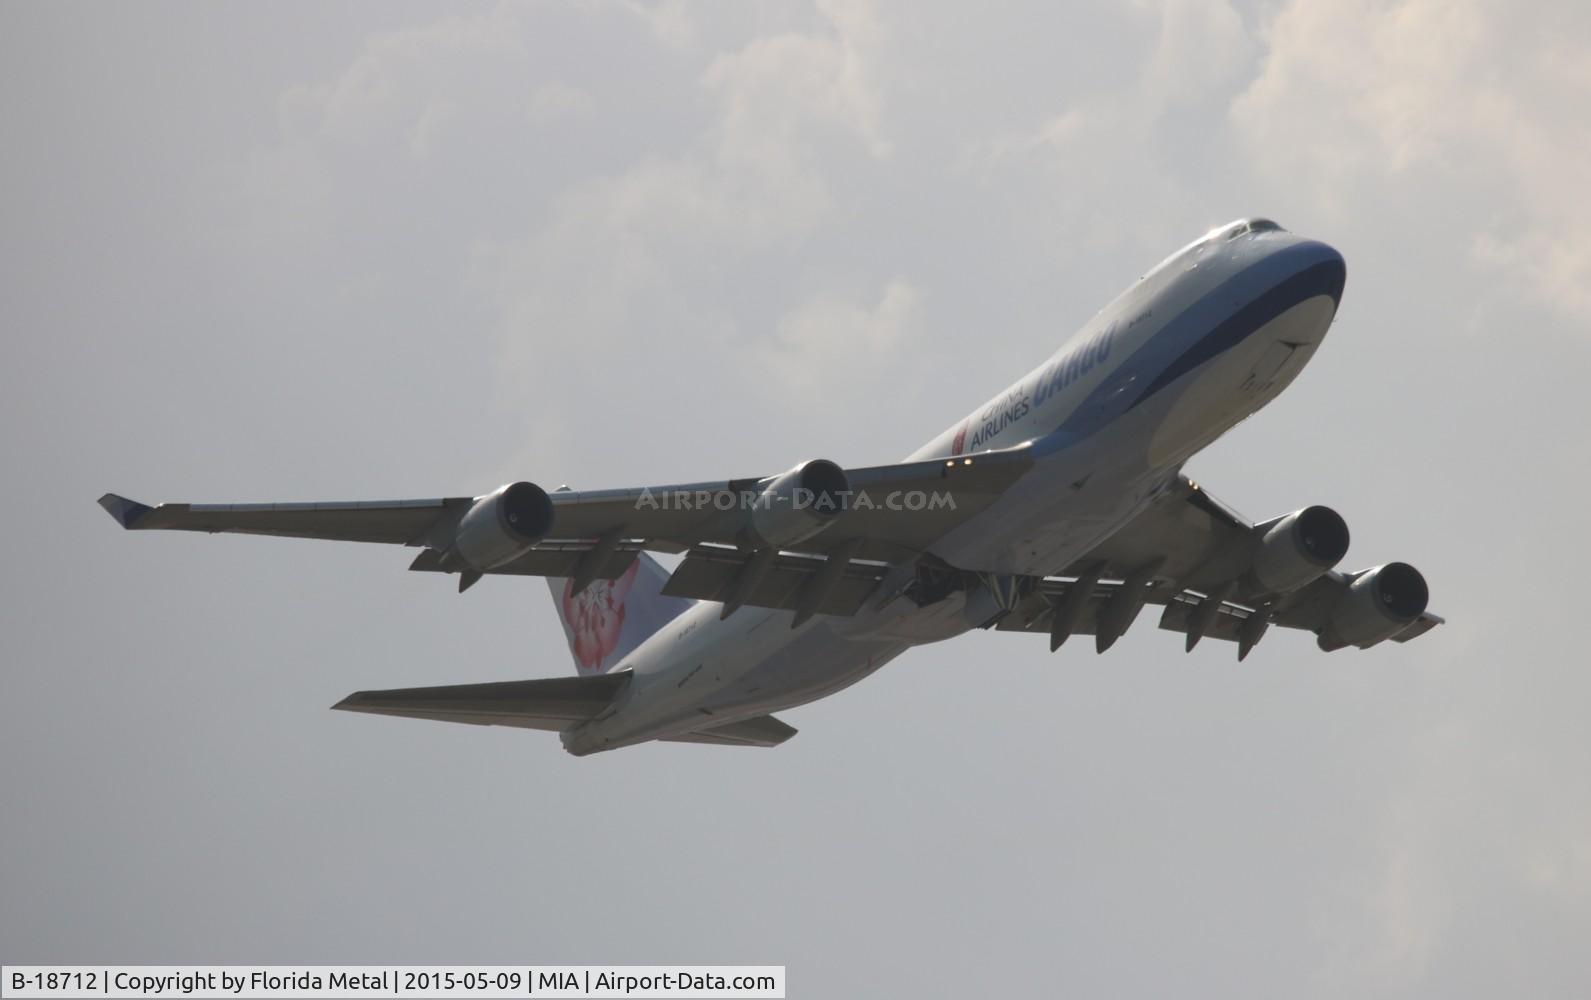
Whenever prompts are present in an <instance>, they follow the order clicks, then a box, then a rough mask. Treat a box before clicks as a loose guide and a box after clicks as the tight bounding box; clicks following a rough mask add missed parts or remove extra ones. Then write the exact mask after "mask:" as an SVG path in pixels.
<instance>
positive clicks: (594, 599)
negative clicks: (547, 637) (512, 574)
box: [547, 552, 693, 674]
mask: <svg viewBox="0 0 1591 1000" xmlns="http://www.w3.org/2000/svg"><path fill="white" fill-rule="evenodd" d="M547 582H548V583H549V584H550V585H551V587H552V595H553V599H554V600H555V601H557V603H558V617H559V618H560V619H561V620H562V621H563V630H564V635H565V636H566V637H568V639H569V651H570V652H571V653H573V654H574V658H575V669H576V670H578V671H579V672H580V673H582V674H600V673H605V672H606V671H608V670H611V669H613V667H615V666H616V665H618V663H619V661H620V660H623V659H624V658H625V657H626V656H628V655H629V653H630V651H631V650H633V649H634V648H635V647H637V646H639V645H640V644H641V643H642V642H643V641H645V640H646V638H647V637H648V636H650V635H651V634H652V633H654V632H656V631H657V630H658V629H660V628H662V627H663V626H664V625H666V624H668V623H669V622H671V621H673V620H674V619H675V618H676V617H678V616H679V614H680V612H682V611H684V610H685V609H686V608H688V607H690V606H691V604H692V603H693V602H692V601H689V600H686V599H684V598H680V597H665V596H663V585H664V584H665V583H667V582H668V573H667V572H665V571H664V569H663V567H662V566H659V565H658V564H657V561H656V560H655V559H653V558H652V557H651V556H649V555H647V554H646V553H644V552H642V553H640V554H638V555H637V556H636V559H635V562H633V563H631V564H630V568H629V569H627V570H625V571H624V572H623V573H622V574H620V575H619V576H618V577H617V578H615V579H612V580H593V581H591V583H589V584H587V586H586V589H584V590H582V591H581V592H580V593H578V594H576V593H574V592H573V590H574V586H573V583H572V581H570V580H565V579H549V580H548V581H547Z"/></svg>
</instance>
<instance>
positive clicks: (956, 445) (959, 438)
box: [950, 420, 972, 455]
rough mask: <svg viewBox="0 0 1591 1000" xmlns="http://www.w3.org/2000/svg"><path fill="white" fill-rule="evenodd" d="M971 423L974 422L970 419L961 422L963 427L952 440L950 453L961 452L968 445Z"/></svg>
mask: <svg viewBox="0 0 1591 1000" xmlns="http://www.w3.org/2000/svg"><path fill="white" fill-rule="evenodd" d="M970 423H972V421H970V420H963V421H962V422H961V429H960V430H958V431H956V439H955V440H954V441H952V442H950V453H951V454H952V455H959V454H961V449H963V448H965V447H966V446H967V425H968V424H970Z"/></svg>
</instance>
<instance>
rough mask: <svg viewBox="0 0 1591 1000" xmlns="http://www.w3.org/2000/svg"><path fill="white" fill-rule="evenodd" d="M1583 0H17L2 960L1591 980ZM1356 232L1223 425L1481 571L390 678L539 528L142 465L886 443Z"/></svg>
mask: <svg viewBox="0 0 1591 1000" xmlns="http://www.w3.org/2000/svg"><path fill="white" fill-rule="evenodd" d="M1588 106H1591V7H1587V6H1586V5H1584V4H1576V3H1572V2H1564V3H1559V4H1514V3H1504V2H1501V0H1498V2H1476V0H1416V2H1408V3H1394V2H1386V0H1378V2H1369V0H1287V2H1273V3H1239V4H1233V5H1228V4H1226V3H1223V2H1209V3H1195V2H1172V3H1167V4H1163V5H1162V4H1154V3H1139V4H1119V3H1068V4H1064V5H1057V4H1051V5H1040V6H1023V5H1016V6H1012V5H1003V4H977V5H969V4H940V5H936V6H925V5H921V4H915V3H911V4H908V3H893V4H890V3H886V4H881V5H868V4H852V3H839V2H835V3H823V4H819V5H818V6H816V7H813V6H810V5H807V4H775V5H765V4H734V5H731V4H697V5H689V6H678V5H662V6H649V5H617V4H614V5H606V6H601V5H588V6H578V7H576V6H572V5H554V4H541V5H534V6H507V7H489V6H459V7H455V8H453V13H452V14H451V15H446V16H444V15H443V13H442V8H439V7H436V6H434V5H430V4H412V3H379V4H377V3H367V4H343V5H321V4H314V5H311V4H299V5H279V4H272V5H263V4H254V5H241V4H224V5H218V4H204V5H199V4H194V5H149V4H142V5H131V4H118V5H110V4H103V5H96V6H86V5H63V4H51V5H43V4H39V5H29V4H21V3H6V4H4V5H0V128H3V131H0V336H3V338H4V340H3V344H4V354H3V356H0V357H3V364H0V414H3V421H0V463H3V465H0V467H3V468H4V469H5V474H6V482H7V485H8V488H7V490H6V491H5V492H6V497H7V499H6V501H5V502H6V509H7V512H8V517H7V518H6V521H7V524H8V527H9V530H8V531H7V533H6V537H7V544H6V545H5V558H4V567H5V568H4V569H3V570H0V587H3V590H0V607H3V609H4V610H3V612H0V613H3V615H4V627H3V629H0V795H3V799H0V959H3V960H4V961H6V962H13V963H20V962H27V963H45V962H52V963H95V962H107V963H115V962H125V963H135V962H143V963H156V962H188V963H200V962H214V963H227V962H274V963H366V962H371V963H374V962H381V963H394V962H397V963H403V962H450V963H475V962H492V963H534V962H540V963H604V964H646V963H684V962H696V963H724V964H730V963H747V964H755V963H764V964H783V965H786V966H788V969H789V983H790V991H791V995H792V996H803V997H807V996H860V995H869V994H877V993H880V992H883V993H899V994H902V995H915V996H941V995H942V996H965V995H969V994H974V993H975V994H978V995H991V996H993V995H1031V994H1033V993H1035V992H1038V991H1040V990H1041V989H1042V990H1044V991H1048V989H1049V988H1050V987H1051V986H1055V987H1060V988H1061V989H1063V990H1064V991H1066V992H1067V993H1068V994H1069V995H1111V996H1165V995H1184V996H1185V995H1213V996H1223V997H1275V996H1294V997H1333V998H1335V997H1342V996H1387V997H1405V996H1427V997H1444V998H1445V997H1455V996H1475V997H1496V996H1499V995H1528V996H1532V997H1583V996H1586V995H1591V959H1588V958H1587V952H1586V946H1587V942H1588V941H1591V778H1588V765H1591V726H1588V719H1591V667H1588V663H1587V659H1588V658H1587V656H1586V653H1585V644H1584V639H1583V635H1582V631H1583V626H1582V623H1583V621H1584V619H1585V610H1584V608H1585V602H1586V592H1585V589H1584V584H1583V571H1584V566H1585V563H1586V561H1587V558H1588V557H1591V545H1588V543H1587V540H1586V539H1587V537H1588V535H1587V521H1586V516H1585V509H1586V496H1587V491H1588V489H1591V451H1588V444H1587V441H1586V427H1587V423H1588V416H1591V404H1588V403H1587V398H1588V397H1587V390H1586V380H1587V377H1588V375H1591V337H1588V335H1587V329H1588V324H1591V198H1588V197H1587V194H1586V183H1585V182H1586V178H1587V177H1588V176H1591V118H1588V116H1587V114H1586V108H1587V107H1588ZM1245 215H1265V216H1268V217H1272V218H1275V219H1276V220H1278V221H1279V222H1280V223H1281V224H1282V225H1284V226H1286V227H1288V228H1290V229H1293V230H1295V231H1298V232H1302V233H1306V234H1308V235H1311V236H1314V237H1318V238H1321V239H1324V240H1326V241H1328V242H1330V243H1332V244H1333V245H1335V246H1337V247H1338V248H1339V249H1341V250H1342V251H1343V253H1344V254H1345V256H1346V257H1347V260H1348V270H1349V279H1348V286H1347V292H1346V296H1345V299H1344V302H1343V306H1342V310H1341V313H1340V314H1339V317H1338V321H1337V324H1336V326H1335V327H1334V329H1333V332H1332V334H1331V336H1330V338H1329V339H1328V340H1327V341H1326V344H1325V346H1324V348H1323V349H1322V350H1321V352H1320V353H1319V354H1318V355H1317V356H1316V358H1315V360H1314V361H1313V363H1312V364H1311V365H1310V367H1309V369H1308V370H1307V371H1306V372H1305V373H1304V374H1303V376H1302V377H1301V378H1300V379H1299V380H1298V381H1297V382H1296V383H1295V384H1294V385H1293V387H1292V388H1290V389H1289V390H1288V392H1287V393H1286V394H1285V395H1284V396H1283V397H1282V398H1281V399H1280V400H1279V401H1278V402H1276V403H1275V404H1274V405H1273V406H1271V407H1270V408H1269V409H1267V410H1266V411H1265V412H1264V413H1262V414H1261V415H1260V416H1258V417H1257V418H1255V419H1254V420H1251V421H1249V422H1248V423H1245V424H1244V425H1243V426H1241V427H1239V428H1237V429H1236V430H1234V431H1233V432H1232V433H1230V434H1229V435H1227V436H1226V437H1225V438H1224V439H1222V440H1221V441H1220V442H1218V443H1217V444H1216V445H1215V446H1214V447H1212V448H1211V449H1209V450H1208V451H1207V452H1205V453H1204V454H1201V455H1199V456H1197V457H1195V458H1194V460H1193V461H1192V462H1191V463H1190V464H1189V466H1188V470H1187V471H1188V472H1189V473H1190V474H1192V475H1194V476H1195V477H1196V478H1197V479H1199V480H1200V481H1201V482H1202V483H1204V484H1206V485H1207V486H1208V487H1209V488H1210V489H1211V490H1212V491H1213V492H1214V493H1215V494H1216V495H1218V496H1220V497H1221V498H1222V499H1224V500H1226V501H1227V502H1229V503H1231V504H1232V505H1234V506H1236V507H1237V508H1238V509H1240V510H1243V511H1244V512H1246V513H1248V514H1249V515H1251V516H1253V517H1255V518H1259V517H1265V516H1270V515H1274V514H1277V513H1281V512H1283V511H1287V510H1292V509H1296V508H1298V507H1300V506H1303V505H1305V504H1309V503H1327V504H1330V505H1332V506H1334V507H1336V508H1337V509H1338V510H1339V511H1341V512H1342V513H1343V514H1344V516H1345V517H1346V518H1347V520H1348V522H1349V524H1350V525H1351V526H1352V530H1353V548H1352V549H1351V551H1350V552H1349V556H1348V560H1347V562H1348V568H1358V567H1362V566H1367V565H1373V564H1376V563H1380V562H1384V561H1386V560H1389V559H1405V560H1408V561H1410V562H1413V563H1414V564H1416V565H1417V566H1419V567H1420V568H1421V569H1422V570H1423V571H1424V572H1425V573H1426V575H1427V577H1428V579H1429V581H1430V584H1431V593H1432V608H1433V610H1435V611H1437V612H1438V613H1441V614H1443V615H1446V616H1447V617H1448V619H1449V624H1448V625H1446V626H1444V627H1443V628H1441V629H1438V630H1436V631H1435V632H1433V633H1431V634H1429V635H1428V636H1426V637H1425V638H1423V639H1421V640H1420V641H1418V642H1415V643H1412V644H1409V645H1402V646H1400V645H1395V644H1392V643H1387V644H1384V645H1383V646H1381V647H1378V648H1376V649H1375V650H1373V651H1370V652H1357V651H1352V650H1349V651H1343V652H1339V653H1335V654H1332V655H1329V656H1328V655H1325V654H1321V653H1319V652H1318V651H1317V650H1316V649H1315V647H1314V644H1313V642H1312V641H1311V637H1309V636H1307V635H1299V634H1292V633H1289V634H1278V633H1277V632H1276V631H1273V632H1272V633H1271V635H1270V636H1269V637H1268V638H1267V640H1266V642H1265V643H1264V644H1263V645H1262V646H1261V647H1260V648H1259V649H1258V650H1257V651H1256V653H1255V654H1254V655H1253V656H1251V657H1249V659H1248V660H1247V661H1246V662H1245V663H1244V664H1242V665H1241V666H1240V665H1238V664H1237V663H1236V662H1235V657H1234V654H1233V650H1232V648H1231V646H1230V645H1228V644H1223V643H1216V642H1206V643H1204V644H1202V645H1201V646H1200V647H1199V648H1198V649H1197V650H1196V651H1195V652H1194V653H1193V654H1191V655H1184V654H1183V652H1182V650H1181V642H1180V639H1179V638H1178V637H1177V636H1174V635H1171V634H1169V633H1165V632H1161V631H1159V630H1157V629H1156V628H1154V620H1153V617H1152V615H1151V614H1146V615H1145V616H1144V617H1143V618H1142V619H1141V620H1140V621H1139V623H1138V626H1137V628H1136V629H1135V630H1134V631H1133V632H1131V633H1130V634H1129V635H1128V636H1127V637H1126V638H1125V639H1123V640H1122V641H1121V642H1120V643H1118V644H1117V645H1116V646H1115V647H1114V648H1113V649H1112V650H1111V651H1110V653H1109V654H1108V655H1107V656H1105V657H1096V656H1095V655H1094V653H1093V652H1092V650H1091V649H1088V648H1085V646H1086V644H1073V645H1068V646H1067V647H1065V649H1064V650H1063V651H1062V652H1061V653H1060V654H1058V655H1053V656H1052V655H1050V654H1049V653H1048V652H1046V644H1045V643H1044V642H1043V641H1042V640H1040V639H1035V638H1034V637H1032V636H1023V635H1012V634H999V635H997V634H993V633H987V634H986V633H978V634H973V635H968V636H965V637H962V638H960V639H958V640H955V641H953V642H950V643H946V644H942V645H938V646H933V647H928V648H924V649H919V650H916V651H914V652H912V653H910V654H908V655H906V656H904V657H902V658H901V659H899V660H897V661H895V662H894V663H893V664H891V665H890V666H889V667H888V668H887V669H886V670H884V671H882V672H881V673H879V674H877V675H875V676H874V677H872V678H870V679H869V680H867V681H866V682H864V683H862V684H860V685H858V686H857V687H855V688H853V689H851V690H849V691H846V692H844V693H842V694H841V695H839V696H837V697H835V698H832V699H829V700H827V701H824V702H821V703H818V704H815V705H812V706H808V707H806V708H802V709H799V710H796V711H792V712H790V713H788V714H787V716H786V717H787V719H788V721H790V722H791V723H792V724H794V725H796V726H797V727H799V728H800V730H801V733H800V735H799V736H798V737H796V738H795V739H794V740H792V741H791V742H790V743H788V744H786V745H785V746H783V747H780V748H778V749H777V750H772V751H759V750H735V749H725V748H715V747H698V746H673V745H651V746H644V747H639V748H634V749H627V750H623V751H620V752H617V753H612V754H603V755H599V756H597V757H592V758H587V759H574V758H571V757H568V756H566V755H565V754H564V753H562V751H561V750H560V748H559V747H558V744H557V741H556V739H555V738H553V737H550V736H546V735H543V734H537V733H526V732H516V731H513V730H504V729H486V730H483V729H477V728H474V727H463V726H458V727H451V726H446V725H442V724H431V723H424V722H414V721H407V720H393V719H383V718H374V717H360V716H350V715H345V714H342V713H333V712H329V711H327V710H326V707H327V706H329V705H330V704H332V703H333V702H335V701H337V700H338V699H340V698H341V697H342V696H344V695H345V694H347V693H349V692H350V691H353V690H356V689H360V688H373V687H374V688H383V687H398V686H405V685H421V684H442V683H464V682H471V681H488V680H497V679H508V678H516V677H526V676H551V675H560V674H565V673H569V672H571V671H572V669H573V668H572V662H571V660H570V657H569V654H568V651H567V648H566V647H565V645H564V641H563V638H562V635H561V632H560V630H559V627H558V624H557V620H556V618H555V617H554V614H553V610H552V606H551V602H550V601H549V600H548V597H547V591H546V588H545V587H544V586H543V585H541V584H540V583H538V582H536V581H533V580H532V581H524V580H512V579H504V580H489V581H486V582H484V583H483V584H482V585H480V586H478V587H476V588H474V589H473V590H471V591H470V592H469V593H468V594H467V595H464V596H462V597H461V596H459V595H457V594H456V593H454V588H453V587H452V581H451V580H448V579H443V578H438V577H435V576H432V575H429V574H417V573H408V572H406V571H405V567H406V565H407V563H408V561H409V558H410V555H411V554H410V553H407V552H404V551H400V550H394V549H388V548H384V547H379V546H358V545H351V544H350V545H336V544H331V543H319V542H297V541H284V540H274V539H251V538H227V537H208V536H186V535H180V534H171V535H163V534H139V535H125V534H123V533H121V532H120V531H119V530H118V529H117V528H116V526H115V525H114V524H113V523H112V522H111V521H110V519H109V518H107V517H106V516H105V515H104V514H103V512H101V511H100V510H99V508H98V507H96V506H95V505H94V500H95V498H96V497H98V496H99V495H100V493H102V492H104V491H105V490H116V491H118V492H123V493H126V494H127V495H129V496H133V497H136V498H139V499H142V500H146V501H149V502H157V501H162V500H191V501H227V500H238V501H244V500H311V499H374V498H387V497H427V496H438V495H457V494H461V493H479V492H484V491H486V490H488V489H490V488H492V487H495V486H496V485H498V484H500V483H502V482H504V481H507V480H510V479H518V478H528V479H532V480H535V481H537V482H540V483H542V484H544V485H547V486H549V487H551V486H556V485H558V484H561V483H569V484H572V485H575V486H577V487H590V488H598V487H610V486H622V485H639V484H643V483H656V482H668V481H690V480H695V479H706V478H719V477H730V476H747V475H759V474H766V473H770V472H775V471H777V470H780V469H784V468H787V467H789V466H790V465H792V464H794V463H795V462H796V461H797V460H800V459H803V458H808V457H814V456H822V457H825V458H831V459H834V460H837V461H840V462H842V463H847V464H857V463H873V462H885V461H891V460H894V459H897V458H899V457H901V456H903V455H905V454H907V453H908V452H910V451H912V450H913V449H914V448H916V447H917V446H918V445H919V444H921V443H922V442H923V441H925V440H927V439H928V438H930V437H932V436H933V435H935V434H937V433H938V432H939V431H941V430H942V429H943V428H945V427H946V426H948V425H950V424H951V423H952V422H954V421H956V420H958V419H959V418H960V417H961V416H962V415H964V414H965V413H966V412H967V411H969V410H970V409H972V408H973V407H974V406H975V405H977V404H978V403H980V402H981V401H983V400H984V399H986V398H987V397H989V396H990V395H992V394H993V393H994V392H995V391H996V390H998V389H1000V388H1002V387H1003V386H1005V385H1006V384H1007V383H1009V382H1011V381H1013V380H1014V379H1016V378H1017V377H1018V376H1020V375H1021V374H1022V373H1023V372H1026V371H1027V370H1029V369H1030V368H1031V367H1033V366H1034V365H1035V364H1037V363H1038V362H1039V361H1041V360H1042V359H1043V358H1045V357H1046V356H1048V355H1049V354H1050V353H1051V352H1052V351H1054V350H1055V349H1056V347H1058V346H1059V344H1060V343H1061V342H1062V341H1063V340H1064V339H1065V338H1066V337H1068V336H1069V335H1070V334H1071V332H1072V331H1073V330H1075V329H1076V328H1077V327H1078V326H1079V325H1080V324H1081V323H1082V322H1084V321H1085V320H1086V319H1087V318H1088V317H1089V316H1091V315H1092V314H1093V313H1094V312H1095V311H1096V310H1097V309H1098V308H1100V307H1101V306H1102V305H1104V304H1105V303H1106V302H1107V301H1109V300H1110V299H1111V298H1112V297H1113V296H1114V295H1115V294H1116V293H1117V292H1118V291H1120V290H1121V289H1122V288H1123V287H1125V286H1126V285H1127V284H1129V283H1130V282H1132V281H1133V280H1134V279H1135V278H1136V277H1137V276H1138V275H1140V274H1141V273H1143V272H1144V271H1145V270H1146V269H1148V268H1149V267H1151V266H1153V265H1154V264H1155V263H1156V262H1157V261H1159V260H1161V259H1162V258H1163V257H1165V256H1166V255H1167V254H1169V253H1170V252H1172V251H1173V250H1175V249H1176V248H1177V247H1178V246H1180V245H1182V244H1184V243H1186V242H1187V241H1189V240H1191V239H1193V238H1195V237H1197V236H1198V235H1200V234H1201V233H1203V232H1204V231H1205V230H1206V229H1208V228H1209V227H1210V226H1212V225H1215V224H1218V223H1221V222H1225V221H1228V220H1230V219H1234V218H1238V217H1241V216H1245Z"/></svg>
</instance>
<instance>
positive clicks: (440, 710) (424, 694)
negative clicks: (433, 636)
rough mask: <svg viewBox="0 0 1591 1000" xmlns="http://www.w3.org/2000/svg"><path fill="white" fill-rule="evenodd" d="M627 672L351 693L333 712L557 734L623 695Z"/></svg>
mask: <svg viewBox="0 0 1591 1000" xmlns="http://www.w3.org/2000/svg"><path fill="white" fill-rule="evenodd" d="M629 680H630V675H629V674H628V673H620V674H593V675H590V676H586V677H547V678H541V679H537V680H528V681H497V682H493V683H487V684H449V685H443V686H441V687H416V688H392V689H389V690H385V691H355V692H354V693H353V694H351V695H349V696H348V697H346V698H344V699H343V700H342V701H340V702H338V703H337V704H335V705H333V706H332V708H334V709H337V710H338V711H343V712H367V713H370V714H372V715H393V716H398V717H400V718H407V719H433V720H435V721H438V722H463V723H467V724H470V725H476V726H517V727H520V728H523V729H547V730H554V731H560V730H564V729H569V728H572V727H573V726H576V725H579V724H580V723H582V722H587V721H589V720H591V719H592V718H595V717H596V716H597V715H598V714H600V713H601V712H602V711H603V710H604V709H606V708H607V707H608V706H609V705H611V704H613V702H614V700H615V699H616V698H617V697H618V696H619V694H620V692H622V691H623V690H624V687H625V685H626V684H628V683H629Z"/></svg>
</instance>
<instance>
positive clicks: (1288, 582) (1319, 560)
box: [1245, 505, 1348, 593]
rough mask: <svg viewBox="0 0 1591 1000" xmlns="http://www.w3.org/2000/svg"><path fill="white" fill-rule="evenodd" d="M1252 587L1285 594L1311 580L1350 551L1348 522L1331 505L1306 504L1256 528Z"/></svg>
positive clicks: (1251, 577)
mask: <svg viewBox="0 0 1591 1000" xmlns="http://www.w3.org/2000/svg"><path fill="white" fill-rule="evenodd" d="M1254 534H1255V537H1256V545H1255V550H1254V560H1253V562H1252V563H1250V565H1249V570H1248V580H1247V581H1245V582H1247V583H1248V584H1249V585H1250V588H1251V589H1256V590H1261V591H1265V592H1267V593H1286V592H1288V591H1291V590H1297V589H1298V588H1299V587H1302V586H1304V585H1305V584H1307V583H1311V582H1313V581H1315V580H1317V579H1319V578H1320V577H1321V576H1323V575H1325V573H1326V571H1327V570H1329V569H1331V568H1332V567H1333V566H1335V565H1337V563H1339V562H1341V561H1342V557H1343V556H1345V555H1347V554H1348V524H1347V522H1346V521H1344V520H1343V519H1342V515H1341V514H1338V513H1337V512H1336V511H1334V510H1332V509H1331V508H1330V507H1321V506H1319V505H1316V506H1314V507H1305V508H1304V509H1303V510H1299V511H1294V512H1293V513H1291V514H1286V515H1283V516H1282V517H1279V518H1277V519H1275V520H1274V521H1268V522H1266V523H1265V524H1261V525H1258V526H1256V527H1255V529H1254Z"/></svg>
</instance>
